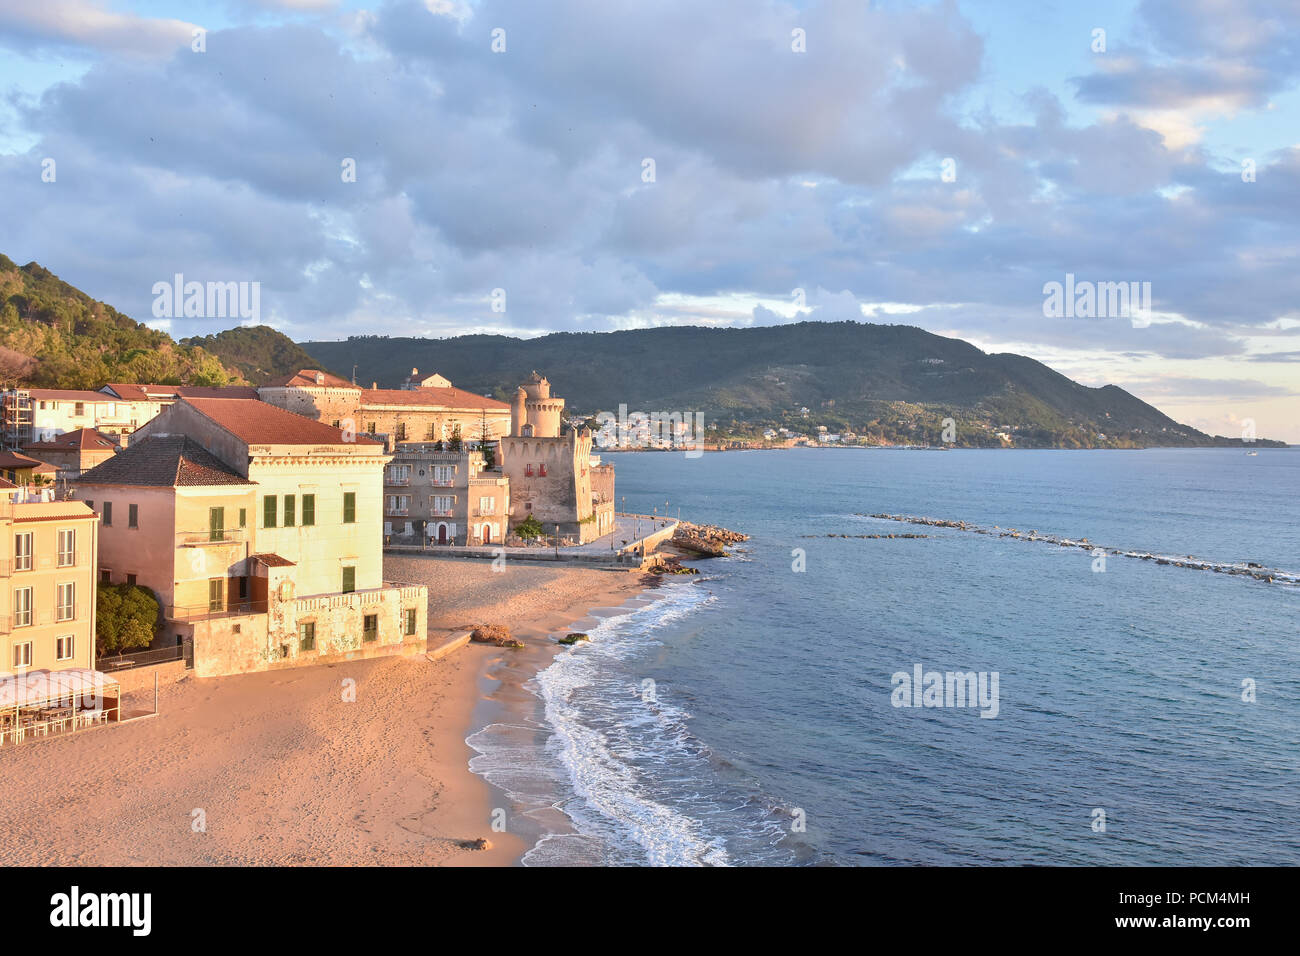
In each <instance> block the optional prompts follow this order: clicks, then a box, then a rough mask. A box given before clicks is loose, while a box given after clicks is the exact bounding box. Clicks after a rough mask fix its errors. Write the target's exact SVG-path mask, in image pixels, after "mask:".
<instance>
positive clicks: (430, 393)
mask: <svg viewBox="0 0 1300 956" xmlns="http://www.w3.org/2000/svg"><path fill="white" fill-rule="evenodd" d="M367 405H385V406H387V405H399V406H400V405H421V406H427V405H436V406H441V407H445V408H472V409H475V410H478V409H485V410H487V411H489V412H508V411H509V410H510V406H509V405H508V404H507V403H506V402H498V401H497V400H496V399H495V398H488V397H487V396H485V395H475V394H474V393H473V392H467V391H465V389H463V388H456V387H455V386H452V387H450V388H411V389H405V388H363V389H362V390H361V407H362V408H365V407H366V406H367Z"/></svg>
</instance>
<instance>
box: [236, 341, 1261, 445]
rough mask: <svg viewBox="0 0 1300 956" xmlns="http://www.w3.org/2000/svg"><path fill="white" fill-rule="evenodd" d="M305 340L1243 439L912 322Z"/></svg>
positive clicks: (967, 433)
mask: <svg viewBox="0 0 1300 956" xmlns="http://www.w3.org/2000/svg"><path fill="white" fill-rule="evenodd" d="M301 345H302V348H303V349H304V350H305V351H307V352H308V353H310V354H311V355H314V356H315V357H316V358H317V360H318V361H319V363H320V364H322V365H325V366H328V367H329V368H331V369H334V370H335V371H337V372H339V373H340V374H343V375H345V376H350V375H351V372H352V367H353V365H354V364H355V366H356V375H357V380H358V381H360V382H363V383H365V384H369V383H370V382H371V381H379V382H381V383H390V384H391V383H396V382H398V381H400V380H402V379H403V378H405V377H406V376H407V375H408V374H410V371H411V368H413V367H417V368H419V369H420V370H421V371H422V372H424V373H431V372H439V373H441V374H443V375H446V376H447V377H448V378H450V379H451V380H452V382H453V383H454V384H456V385H458V386H460V387H461V388H467V389H469V390H471V391H475V392H481V393H486V394H493V395H495V396H497V397H498V398H502V399H504V398H507V397H508V396H509V394H510V392H511V391H512V390H513V388H514V387H515V385H516V383H518V382H520V381H522V380H523V378H524V377H525V376H526V375H528V374H529V373H530V372H531V371H532V370H534V369H536V370H538V371H540V372H543V373H544V374H545V375H546V376H547V377H548V378H549V379H550V381H551V384H552V387H553V390H554V393H555V394H557V395H560V396H562V397H564V398H565V399H566V400H567V402H568V408H570V409H572V410H574V411H575V412H580V413H583V414H590V413H595V412H598V411H617V409H618V407H619V405H620V404H626V405H627V406H628V409H629V410H630V411H644V412H655V411H661V412H669V411H692V412H693V411H697V410H698V411H703V412H704V414H705V420H706V422H710V423H717V424H718V425H719V427H720V428H722V429H723V430H724V431H726V432H728V433H731V434H737V435H746V434H754V433H755V432H757V431H758V430H761V429H763V428H766V427H786V428H788V429H789V430H791V431H796V432H801V433H810V432H812V431H814V430H815V429H816V428H817V427H818V426H825V427H826V428H827V429H828V430H829V431H831V432H840V433H842V432H853V433H855V434H856V435H858V436H859V437H868V438H869V439H871V440H875V441H881V442H891V443H908V442H912V443H922V442H928V443H931V444H939V443H940V441H941V437H942V432H943V427H944V420H945V419H948V418H952V419H953V420H954V423H955V427H956V444H958V445H965V446H997V445H1002V444H1004V442H1003V440H1002V439H1000V438H999V437H998V435H997V433H998V432H1004V433H1005V434H1007V435H1009V436H1011V438H1012V439H1013V440H1014V444H1015V445H1017V446H1020V447H1065V448H1097V447H1109V448H1115V447H1119V448H1124V447H1130V448H1131V447H1148V446H1157V445H1170V446H1204V445H1239V444H1241V441H1240V439H1231V438H1223V437H1212V436H1210V435H1206V434H1205V433H1203V432H1200V431H1197V430H1196V429H1195V428H1192V427H1190V426H1187V425H1182V424H1179V423H1178V422H1176V421H1174V420H1173V419H1172V418H1170V417H1169V416H1167V415H1165V414H1164V413H1163V412H1161V411H1160V410H1159V409H1157V408H1155V407H1153V406H1151V405H1148V404H1147V403H1146V402H1144V401H1142V400H1141V399H1139V398H1136V397H1134V396H1133V395H1131V394H1129V393H1128V392H1126V391H1124V389H1122V388H1119V387H1118V386H1115V385H1106V386H1103V387H1101V388H1089V387H1087V386H1084V385H1080V384H1079V383H1077V382H1074V381H1071V380H1070V379H1068V378H1066V377H1065V376H1064V375H1061V374H1059V373H1058V372H1054V371H1052V370H1051V369H1050V368H1048V367H1047V366H1046V365H1043V364H1042V363H1041V362H1037V361H1035V360H1034V359H1031V358H1026V357H1025V356H1023V355H1015V354H1011V353H1000V354H993V355H990V354H986V353H984V352H982V351H980V350H979V349H977V348H976V347H975V346H973V345H971V344H970V343H969V342H963V341H961V340H960V339H951V338H944V337H943V336H940V335H934V334H933V333H930V332H926V331H925V330H923V329H919V328H914V327H912V326H903V325H873V324H869V323H865V322H799V323H794V324H789V325H777V326H764V327H760V328H747V329H717V328H700V327H696V326H672V327H667V328H657V329H644V330H633V331H624V332H599V333H597V332H588V333H570V332H565V333H555V334H552V335H544V336H541V337H540V338H533V339H515V338H510V337H508V336H502V335H463V336H457V337H455V338H449V339H418V338H386V337H382V336H355V337H352V338H349V339H348V340H347V341H344V342H303V343H301ZM217 354H219V355H223V353H222V352H221V351H220V350H218V352H217ZM223 357H224V356H223ZM1256 444H1257V445H1283V444H1285V443H1283V442H1269V441H1263V440H1261V441H1259V442H1257V443H1256Z"/></svg>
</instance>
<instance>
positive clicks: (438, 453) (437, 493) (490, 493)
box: [384, 442, 510, 545]
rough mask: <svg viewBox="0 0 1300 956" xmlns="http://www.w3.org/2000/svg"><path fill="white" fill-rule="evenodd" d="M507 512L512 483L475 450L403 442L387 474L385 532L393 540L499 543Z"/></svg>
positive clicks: (427, 542)
mask: <svg viewBox="0 0 1300 956" xmlns="http://www.w3.org/2000/svg"><path fill="white" fill-rule="evenodd" d="M509 514H510V481H509V479H507V478H506V477H505V476H504V475H503V474H502V473H501V472H500V471H496V470H488V469H487V468H485V462H484V457H483V454H482V452H481V451H479V450H478V449H477V448H474V449H471V448H463V449H462V450H461V451H447V450H444V449H442V448H440V447H439V446H438V444H437V443H426V442H405V443H403V444H400V445H398V446H397V450H396V451H395V452H394V454H393V460H392V462H390V463H389V465H388V467H387V469H386V470H385V472H384V534H385V536H386V538H387V539H388V540H390V541H391V542H393V543H395V544H420V545H484V544H495V543H499V542H501V541H502V540H503V539H504V538H505V535H506V523H507V521H508V519H509Z"/></svg>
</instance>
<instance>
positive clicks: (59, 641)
mask: <svg viewBox="0 0 1300 956" xmlns="http://www.w3.org/2000/svg"><path fill="white" fill-rule="evenodd" d="M73 641H74V635H72V634H65V635H64V636H63V637H56V638H55V639H54V657H55V659H56V660H60V661H70V660H72V647H73Z"/></svg>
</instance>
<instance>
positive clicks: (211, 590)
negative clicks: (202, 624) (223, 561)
mask: <svg viewBox="0 0 1300 956" xmlns="http://www.w3.org/2000/svg"><path fill="white" fill-rule="evenodd" d="M225 609H226V579H225V578H208V611H209V612H215V611H224V610H225Z"/></svg>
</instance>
